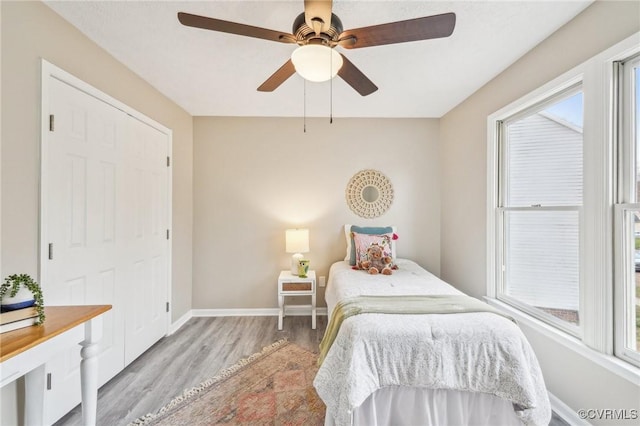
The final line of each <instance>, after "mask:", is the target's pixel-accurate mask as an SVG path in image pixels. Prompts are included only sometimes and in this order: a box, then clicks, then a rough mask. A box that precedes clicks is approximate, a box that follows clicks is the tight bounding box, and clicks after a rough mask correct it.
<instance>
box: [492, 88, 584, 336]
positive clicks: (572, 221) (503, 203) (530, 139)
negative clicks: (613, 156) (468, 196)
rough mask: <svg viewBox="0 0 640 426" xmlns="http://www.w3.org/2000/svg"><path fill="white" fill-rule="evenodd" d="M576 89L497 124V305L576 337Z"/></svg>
mask: <svg viewBox="0 0 640 426" xmlns="http://www.w3.org/2000/svg"><path fill="white" fill-rule="evenodd" d="M582 104H583V95H582V86H581V84H577V85H574V86H572V87H570V88H568V89H565V90H563V91H561V92H560V93H556V94H553V95H551V96H549V97H548V98H546V99H544V100H542V101H540V102H538V103H536V104H535V105H533V106H530V107H528V108H526V109H525V110H522V111H518V112H517V113H515V114H514V115H512V116H510V117H507V118H505V119H504V120H501V121H499V122H498V126H499V129H498V135H499V136H498V139H499V140H498V149H499V164H498V167H499V173H498V174H499V176H500V179H499V182H498V185H499V188H498V194H499V206H498V209H497V212H498V221H499V225H498V228H499V232H500V233H501V238H500V239H499V245H500V247H499V250H498V251H499V253H500V255H499V259H498V261H499V262H500V266H501V268H500V269H501V272H502V273H501V274H499V276H498V283H499V285H498V288H497V297H498V299H500V300H502V301H504V302H506V303H508V304H510V305H513V306H515V307H518V308H519V309H521V310H524V311H526V312H528V313H530V314H531V315H533V316H536V317H538V318H539V319H542V320H544V321H546V322H549V323H551V324H553V325H555V326H557V327H559V328H562V329H564V330H565V331H567V332H570V333H572V334H574V335H579V334H580V328H579V324H580V306H579V305H580V303H579V302H580V297H579V296H580V263H579V256H580V232H579V230H580V209H581V207H582V187H583V176H582V175H583V172H582V169H583V165H582V163H583V161H582V151H583V138H582V122H583V105H582Z"/></svg>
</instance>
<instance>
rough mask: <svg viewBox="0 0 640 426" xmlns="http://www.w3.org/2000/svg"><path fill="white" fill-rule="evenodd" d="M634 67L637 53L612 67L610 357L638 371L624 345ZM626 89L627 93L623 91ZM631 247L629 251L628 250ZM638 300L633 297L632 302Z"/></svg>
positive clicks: (639, 204)
mask: <svg viewBox="0 0 640 426" xmlns="http://www.w3.org/2000/svg"><path fill="white" fill-rule="evenodd" d="M634 67H637V68H640V54H638V53H636V54H634V55H631V56H629V57H627V58H625V59H623V60H620V61H616V62H614V63H613V81H614V87H615V93H614V95H615V98H614V105H615V106H616V110H615V114H614V119H615V121H616V126H617V127H616V130H617V133H616V142H617V164H618V168H617V175H616V178H617V179H616V181H617V182H616V183H617V187H616V200H615V205H614V245H615V247H614V261H615V265H614V268H615V269H614V355H615V356H617V357H619V358H621V359H623V360H625V361H627V362H629V363H631V364H633V365H635V366H637V367H640V351H637V350H632V349H629V348H627V345H626V344H627V338H628V335H629V333H631V332H633V331H635V324H633V321H632V319H633V313H632V312H630V311H629V309H630V306H629V302H630V300H629V299H631V298H632V297H633V295H631V294H630V289H629V283H630V281H632V280H635V276H629V271H630V270H631V269H630V268H631V264H632V263H633V261H632V259H633V254H634V251H635V241H632V240H631V237H630V235H631V234H630V232H629V229H628V224H629V220H630V218H629V217H628V215H629V214H630V213H629V212H631V211H634V210H640V199H637V198H638V197H637V195H636V194H637V178H638V177H640V174H637V173H638V172H637V169H638V161H637V158H636V155H637V148H638V146H637V145H636V143H637V142H640V140H638V139H637V138H638V137H640V135H637V134H636V122H635V121H634V120H633V119H634V118H636V119H637V114H639V113H640V111H638V110H637V109H636V108H637V107H638V106H637V105H635V103H634V95H635V90H636V87H635V85H634V81H633V79H634V74H633V69H634ZM627 88H629V89H630V90H626V89H627ZM631 247H633V249H632V250H629V248H631ZM634 270H635V268H634ZM638 296H639V295H635V297H636V298H637V297H638ZM631 305H632V306H633V304H631ZM630 328H631V329H632V330H630ZM638 343H639V344H640V342H638Z"/></svg>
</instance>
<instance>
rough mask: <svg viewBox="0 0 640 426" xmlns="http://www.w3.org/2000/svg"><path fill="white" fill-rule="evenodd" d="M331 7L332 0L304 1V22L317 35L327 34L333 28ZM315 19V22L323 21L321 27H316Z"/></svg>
mask: <svg viewBox="0 0 640 426" xmlns="http://www.w3.org/2000/svg"><path fill="white" fill-rule="evenodd" d="M331 7H332V1H331V0H304V21H305V22H306V24H307V25H308V26H309V28H312V29H313V30H314V31H315V32H316V34H320V33H321V32H325V33H326V32H328V31H329V29H330V28H331ZM314 18H315V22H318V21H317V20H318V19H321V20H322V22H321V23H320V25H318V24H315V25H316V26H314ZM316 28H317V29H316Z"/></svg>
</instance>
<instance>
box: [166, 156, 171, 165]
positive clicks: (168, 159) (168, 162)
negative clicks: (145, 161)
mask: <svg viewBox="0 0 640 426" xmlns="http://www.w3.org/2000/svg"><path fill="white" fill-rule="evenodd" d="M169 166H171V157H167V167H169Z"/></svg>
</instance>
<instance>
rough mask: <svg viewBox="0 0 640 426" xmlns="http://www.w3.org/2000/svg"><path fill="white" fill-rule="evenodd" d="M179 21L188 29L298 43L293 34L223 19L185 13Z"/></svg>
mask: <svg viewBox="0 0 640 426" xmlns="http://www.w3.org/2000/svg"><path fill="white" fill-rule="evenodd" d="M178 21H180V23H181V24H182V25H186V26H188V27H194V28H202V29H205V30H212V31H219V32H222V33H229V34H236V35H241V36H247V37H255V38H261V39H263V40H271V41H279V42H281V43H295V42H296V38H295V36H294V35H293V34H289V33H285V32H281V31H274V30H268V29H266V28H260V27H254V26H251V25H245V24H238V23H236V22H230V21H223V20H221V19H215V18H209V17H206V16H200V15H192V14H190V13H185V12H178Z"/></svg>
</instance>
